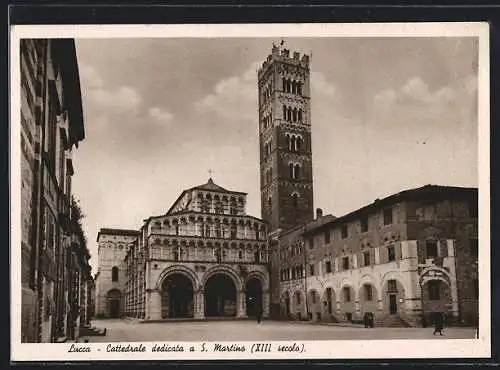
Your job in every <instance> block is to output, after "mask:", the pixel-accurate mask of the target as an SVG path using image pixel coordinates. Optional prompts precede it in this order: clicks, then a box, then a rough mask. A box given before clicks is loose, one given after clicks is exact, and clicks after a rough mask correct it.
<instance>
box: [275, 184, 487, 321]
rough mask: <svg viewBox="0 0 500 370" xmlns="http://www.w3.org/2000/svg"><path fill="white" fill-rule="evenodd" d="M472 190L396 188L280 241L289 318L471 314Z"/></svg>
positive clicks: (474, 283)
mask: <svg viewBox="0 0 500 370" xmlns="http://www.w3.org/2000/svg"><path fill="white" fill-rule="evenodd" d="M477 207H478V204H477V189H474V188H455V187H444V186H431V185H429V186H424V187H421V188H417V189H411V190H407V191H403V192H401V193H398V194H394V195H392V196H389V197H387V198H384V199H382V200H377V201H375V202H374V203H372V204H370V205H368V206H366V207H363V208H361V209H359V210H356V211H354V212H351V213H349V214H348V215H345V216H343V217H339V218H334V219H333V220H331V221H329V222H325V223H321V224H320V225H314V224H313V223H312V222H311V223H309V224H307V225H305V226H304V227H303V228H301V229H300V231H299V232H296V233H295V235H294V236H293V237H292V238H289V239H288V240H287V239H286V238H285V236H283V237H282V238H281V239H280V246H279V247H280V250H279V254H280V259H281V261H282V263H281V266H282V267H281V269H280V272H279V274H280V280H281V284H280V296H281V297H282V299H281V301H280V303H281V306H282V309H281V312H282V313H283V314H286V315H287V316H288V317H291V318H294V319H301V318H303V317H304V314H305V315H306V317H308V318H309V319H312V320H317V321H334V322H339V321H351V322H353V321H361V320H362V319H363V316H364V314H365V313H368V312H370V313H373V314H374V316H375V320H376V322H377V324H378V325H382V326H383V325H395V324H398V323H400V324H401V325H410V326H421V325H426V324H428V323H431V322H432V321H433V319H434V317H435V315H436V314H439V315H443V316H444V317H445V318H446V319H447V320H448V322H450V323H465V324H471V325H474V324H475V323H476V320H477V319H478V280H477V279H478V275H477V274H478V272H477V253H478V252H477V250H478V249H477V248H478V243H477Z"/></svg>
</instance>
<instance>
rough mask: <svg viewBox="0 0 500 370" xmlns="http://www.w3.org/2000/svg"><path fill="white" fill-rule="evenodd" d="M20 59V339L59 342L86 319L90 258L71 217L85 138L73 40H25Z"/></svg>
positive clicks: (24, 340)
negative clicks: (75, 159) (76, 160)
mask: <svg viewBox="0 0 500 370" xmlns="http://www.w3.org/2000/svg"><path fill="white" fill-rule="evenodd" d="M20 63H21V65H20V82H21V91H20V103H21V110H20V116H21V117H20V118H21V136H20V138H21V246H20V247H21V251H22V253H21V261H20V263H21V270H22V275H21V285H22V298H21V306H22V313H21V317H22V322H21V333H22V337H21V340H22V342H53V341H56V340H59V338H68V337H71V336H72V335H73V334H72V333H73V332H74V326H75V325H79V316H80V314H79V312H80V306H79V302H80V301H79V299H80V293H81V289H80V281H81V279H83V280H85V279H86V278H87V276H88V274H87V272H86V271H87V270H88V259H89V258H90V255H89V254H88V250H87V249H86V243H85V240H84V238H82V235H81V233H80V232H79V230H78V229H77V228H76V229H75V227H74V224H73V223H72V221H73V218H72V206H71V194H72V193H71V178H72V175H73V171H74V170H73V164H72V152H73V150H74V149H75V148H77V147H78V143H79V142H80V141H82V140H83V139H84V136H85V131H84V125H83V114H82V101H81V92H80V82H79V73H78V64H77V59H76V51H75V44H74V40H72V39H52V40H46V39H22V40H21V41H20ZM77 270H78V271H77ZM77 281H78V282H77Z"/></svg>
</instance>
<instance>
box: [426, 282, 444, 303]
mask: <svg viewBox="0 0 500 370" xmlns="http://www.w3.org/2000/svg"><path fill="white" fill-rule="evenodd" d="M427 287H428V289H429V300H431V301H439V300H440V299H441V294H440V287H441V281H439V280H431V281H429V282H428V283H427Z"/></svg>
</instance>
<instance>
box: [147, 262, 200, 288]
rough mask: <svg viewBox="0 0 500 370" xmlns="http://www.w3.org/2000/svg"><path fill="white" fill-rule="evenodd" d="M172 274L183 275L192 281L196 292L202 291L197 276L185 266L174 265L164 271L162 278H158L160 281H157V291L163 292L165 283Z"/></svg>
mask: <svg viewBox="0 0 500 370" xmlns="http://www.w3.org/2000/svg"><path fill="white" fill-rule="evenodd" d="M172 274H181V275H185V276H186V277H188V278H189V279H190V280H191V283H192V284H193V289H194V291H198V290H199V289H200V282H199V280H198V278H197V276H196V274H195V273H194V272H193V271H192V270H191V269H189V268H187V267H185V266H183V265H172V266H169V267H167V268H166V269H164V270H163V271H162V272H161V274H160V276H159V277H158V280H157V281H156V289H157V290H158V291H161V289H162V286H163V282H164V280H165V279H166V278H167V277H168V276H169V275H172Z"/></svg>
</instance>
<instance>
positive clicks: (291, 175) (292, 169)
mask: <svg viewBox="0 0 500 370" xmlns="http://www.w3.org/2000/svg"><path fill="white" fill-rule="evenodd" d="M288 170H289V172H290V178H291V179H293V178H294V175H295V171H294V167H293V164H292V163H290V164H289V165H288Z"/></svg>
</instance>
